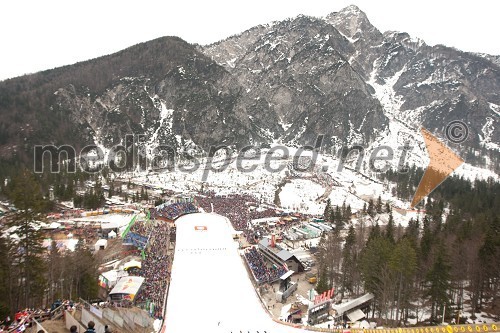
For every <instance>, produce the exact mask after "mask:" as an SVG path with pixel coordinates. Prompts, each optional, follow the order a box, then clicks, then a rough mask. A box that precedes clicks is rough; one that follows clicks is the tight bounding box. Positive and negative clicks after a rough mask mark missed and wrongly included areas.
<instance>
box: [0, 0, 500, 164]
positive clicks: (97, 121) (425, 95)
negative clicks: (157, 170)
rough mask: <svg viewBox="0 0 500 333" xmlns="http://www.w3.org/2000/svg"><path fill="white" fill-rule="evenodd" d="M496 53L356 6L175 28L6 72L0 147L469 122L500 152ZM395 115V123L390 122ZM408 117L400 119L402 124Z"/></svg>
mask: <svg viewBox="0 0 500 333" xmlns="http://www.w3.org/2000/svg"><path fill="white" fill-rule="evenodd" d="M496 60H498V57H495V56H489V57H485V56H482V55H477V54H472V53H466V52H461V51H459V50H456V49H453V48H449V47H446V46H442V45H436V46H428V45H426V44H425V42H423V41H422V40H419V39H417V38H413V37H411V36H409V35H408V34H406V33H400V32H385V33H382V32H380V31H379V30H378V29H377V28H376V27H374V26H373V25H372V24H371V23H370V21H369V20H368V18H367V16H366V14H365V13H363V12H362V11H361V10H360V9H359V8H357V7H355V6H349V7H347V8H345V9H343V10H341V11H340V12H334V13H331V14H329V15H327V16H325V17H324V18H313V17H307V16H302V15H301V16H298V17H296V18H293V19H288V20H284V21H281V22H273V23H271V24H268V25H263V26H257V27H254V28H252V29H249V30H247V31H245V32H243V33H241V34H238V35H235V36H231V37H229V38H227V39H225V40H223V41H220V42H217V43H214V44H211V45H207V46H199V45H190V44H188V43H186V42H185V41H183V40H181V39H179V38H176V37H164V38H160V39H156V40H153V41H149V42H146V43H142V44H138V45H135V46H133V47H130V48H128V49H125V50H123V51H121V52H118V53H116V54H112V55H109V56H105V57H101V58H97V59H93V60H89V61H86V62H82V63H78V64H75V65H71V66H65V67H61V68H57V69H54V70H48V71H44V72H40V73H36V74H32V75H26V76H23V77H19V78H15V79H10V80H6V81H3V82H0V156H1V157H2V158H9V157H14V156H18V157H19V156H29V155H30V154H31V151H32V150H31V149H32V146H33V145H35V144H49V143H54V144H63V143H65V144H72V145H74V146H76V147H81V146H83V145H85V144H89V143H97V144H99V145H102V146H104V147H107V148H109V147H111V146H112V145H116V144H120V143H123V142H124V139H125V136H126V135H127V134H132V133H136V134H145V136H146V137H145V140H146V143H147V146H148V148H150V149H152V148H154V147H156V146H158V145H159V144H167V145H169V146H172V147H174V148H175V149H177V150H183V149H191V148H196V149H201V150H205V151H206V150H207V149H208V148H209V147H210V146H211V145H221V144H224V145H232V146H235V147H241V146H243V145H246V144H249V143H251V144H256V143H258V144H266V143H270V142H276V141H278V142H283V143H286V144H291V145H302V144H313V143H314V141H315V139H316V137H317V136H318V135H320V134H321V135H324V136H325V138H324V141H323V145H325V146H330V147H336V148H338V147H340V146H341V145H345V144H349V145H353V144H363V145H367V146H369V145H372V144H374V143H375V142H381V140H382V141H383V138H389V137H391V138H392V137H399V135H398V133H391V131H404V132H405V133H406V134H407V135H410V136H411V135H417V134H416V133H417V129H418V127H419V126H421V125H422V126H425V127H426V128H428V129H429V130H431V131H433V132H435V133H437V134H440V135H441V136H442V137H444V131H445V128H446V126H447V124H448V123H449V122H450V121H452V120H461V121H463V122H465V123H466V124H467V125H468V127H469V138H468V140H467V141H466V142H465V143H464V145H463V147H467V148H470V147H474V148H476V149H477V148H479V147H480V146H481V145H482V146H483V147H486V148H487V149H492V150H495V151H498V150H499V149H500V146H499V145H498V143H499V142H500V131H499V129H498V121H499V115H500V67H499V65H498V61H496ZM396 123H397V124H399V125H398V126H396V127H394V126H393V125H391V124H396ZM401 129H403V130H401Z"/></svg>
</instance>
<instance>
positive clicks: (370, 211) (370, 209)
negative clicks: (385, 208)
mask: <svg viewBox="0 0 500 333" xmlns="http://www.w3.org/2000/svg"><path fill="white" fill-rule="evenodd" d="M366 212H367V213H368V215H370V216H371V217H374V216H375V207H374V205H373V200H372V199H370V200H369V201H368V209H367V210H366Z"/></svg>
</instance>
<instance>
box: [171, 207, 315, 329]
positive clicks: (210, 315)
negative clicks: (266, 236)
mask: <svg viewBox="0 0 500 333" xmlns="http://www.w3.org/2000/svg"><path fill="white" fill-rule="evenodd" d="M176 226H177V236H176V237H177V240H176V247H175V255H174V261H173V266H172V276H171V284H170V289H169V294H168V300H167V309H166V317H165V318H166V321H165V331H166V332H169V333H185V332H207V333H210V332H240V330H241V331H242V332H247V331H250V332H257V331H258V332H278V333H279V332H283V333H285V332H286V333H288V332H306V330H303V329H296V328H291V327H289V326H285V325H282V324H279V323H277V322H275V321H273V320H272V319H271V317H270V315H269V314H268V313H267V312H266V310H265V309H264V308H263V305H262V303H261V302H260V300H259V298H258V296H257V294H256V291H255V289H254V287H253V285H252V283H251V281H250V277H249V276H248V273H247V270H246V268H245V266H244V263H243V261H242V259H241V257H240V254H239V252H238V251H239V250H238V244H237V243H236V242H235V241H234V240H233V239H232V236H231V228H230V222H229V220H227V219H226V218H225V217H222V216H220V215H217V214H213V213H197V214H189V215H185V216H182V217H181V218H179V219H178V220H177V221H176Z"/></svg>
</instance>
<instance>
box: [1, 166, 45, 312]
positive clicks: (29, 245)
mask: <svg viewBox="0 0 500 333" xmlns="http://www.w3.org/2000/svg"><path fill="white" fill-rule="evenodd" d="M41 193H42V191H41V188H40V185H39V183H38V182H37V180H36V179H35V177H34V176H33V175H32V174H31V173H30V172H29V171H28V170H26V169H24V170H22V171H21V172H20V173H19V174H18V175H17V176H16V177H15V178H14V179H13V180H12V184H11V191H10V199H11V200H12V202H13V203H14V205H15V206H16V208H17V209H18V210H17V211H16V213H15V216H14V218H13V220H12V221H11V222H10V223H9V226H11V227H16V229H15V230H13V231H12V232H11V235H13V234H16V235H17V236H18V237H19V242H18V258H17V259H16V263H13V264H15V265H18V268H19V270H20V272H21V273H20V275H21V276H22V277H23V278H24V279H19V281H18V286H17V288H19V293H20V298H19V304H17V307H18V308H22V307H32V306H34V305H35V301H36V299H37V298H40V297H41V296H42V294H43V291H44V290H45V277H44V274H45V271H46V268H45V263H44V259H43V257H42V254H43V252H44V249H43V247H42V241H43V235H42V231H41V228H40V225H39V222H37V216H38V214H39V213H41V212H42V211H43V210H44V207H45V203H44V199H43V197H42V194H41Z"/></svg>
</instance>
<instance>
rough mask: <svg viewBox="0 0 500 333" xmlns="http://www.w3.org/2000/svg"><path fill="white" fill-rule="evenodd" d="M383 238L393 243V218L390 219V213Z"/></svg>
mask: <svg viewBox="0 0 500 333" xmlns="http://www.w3.org/2000/svg"><path fill="white" fill-rule="evenodd" d="M385 237H387V239H388V240H389V241H390V242H391V243H395V241H394V218H393V217H392V212H390V213H389V221H388V222H387V227H386V230H385Z"/></svg>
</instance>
